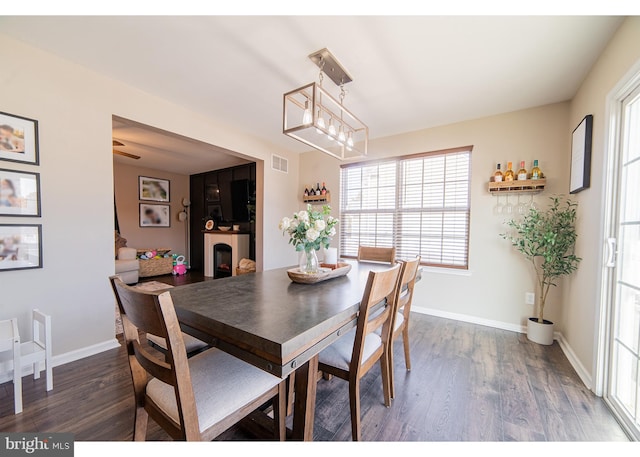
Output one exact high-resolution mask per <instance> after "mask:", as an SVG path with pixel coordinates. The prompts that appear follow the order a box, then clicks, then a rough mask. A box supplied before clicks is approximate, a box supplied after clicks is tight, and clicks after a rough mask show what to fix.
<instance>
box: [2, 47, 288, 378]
mask: <svg viewBox="0 0 640 457" xmlns="http://www.w3.org/2000/svg"><path fill="white" fill-rule="evenodd" d="M0 60H1V61H3V62H4V63H3V65H2V71H0V100H2V108H1V109H2V111H5V112H8V113H13V114H16V115H21V116H25V117H28V118H32V119H37V120H38V121H39V128H40V133H39V142H40V166H37V167H36V166H29V165H24V166H23V165H20V164H14V163H10V162H6V163H5V162H3V163H2V167H3V168H9V169H16V170H28V171H35V172H38V173H40V175H41V190H42V217H41V218H3V222H4V223H41V224H42V227H43V261H44V268H42V269H35V270H22V271H4V272H1V273H0V280H1V281H2V303H1V305H0V319H5V318H10V317H17V318H18V319H19V325H20V330H21V332H22V333H23V334H24V335H29V334H30V332H29V329H28V326H27V324H28V322H29V320H28V316H29V312H30V310H31V309H32V308H35V307H38V308H40V309H42V310H43V311H44V312H47V313H49V314H51V316H52V321H53V353H54V363H56V364H60V363H64V362H66V361H70V360H75V359H78V358H81V357H84V356H87V355H90V354H92V353H96V352H99V351H101V350H104V349H107V348H109V347H112V346H113V345H115V344H117V343H116V340H115V338H114V333H115V331H114V330H115V325H114V299H113V293H112V291H111V289H110V287H109V283H108V279H107V278H108V276H109V275H111V274H113V272H114V258H113V228H114V220H113V198H114V197H113V196H114V186H113V158H112V147H111V129H112V116H114V115H116V116H120V117H123V118H126V119H131V120H134V121H137V122H140V123H143V124H146V125H150V126H153V127H157V128H159V129H163V130H167V131H170V132H174V133H177V134H179V135H183V136H186V137H191V138H194V139H196V140H199V141H203V142H206V143H210V144H215V145H218V146H220V147H223V148H226V149H229V150H231V151H236V152H239V153H242V154H244V155H246V156H247V157H249V158H251V159H252V160H255V161H256V162H257V163H258V169H259V170H261V169H263V173H264V176H263V177H261V178H259V179H258V183H259V184H262V185H263V186H264V188H266V189H268V192H266V195H264V192H263V191H262V189H258V199H263V200H264V202H263V203H264V205H265V206H266V210H264V209H261V208H259V209H258V214H257V217H258V221H259V222H258V225H257V239H258V245H257V254H258V255H257V257H258V258H257V261H258V263H259V265H263V266H264V268H274V267H278V266H283V265H288V264H292V263H294V258H295V257H294V256H292V254H291V253H290V252H289V249H288V246H287V240H286V239H284V238H283V237H282V234H281V233H280V231H279V230H278V222H279V220H280V218H281V217H282V216H283V215H286V214H289V213H290V212H293V211H295V210H296V209H297V208H298V202H297V200H296V195H295V189H296V187H297V185H298V177H297V174H296V173H291V174H284V173H282V172H279V171H275V170H272V169H271V166H270V163H271V154H278V155H280V156H283V157H286V158H288V159H289V165H290V167H291V169H293V170H297V168H298V157H297V155H295V154H292V153H290V152H288V151H283V150H281V149H279V148H275V147H274V146H272V145H270V144H266V143H264V142H262V141H259V140H257V139H255V138H253V137H251V136H250V135H247V134H246V133H245V132H240V131H238V130H237V129H236V128H235V127H233V126H230V125H225V124H222V123H221V122H219V121H215V120H212V119H209V118H207V117H204V116H202V115H201V114H198V113H193V112H190V111H188V110H185V109H183V108H182V107H180V106H177V105H174V104H171V103H169V102H167V101H165V100H162V99H160V98H158V97H155V96H152V95H149V94H147V93H145V92H143V91H140V90H137V89H134V88H132V87H130V86H127V85H125V84H122V83H119V82H117V81H114V80H111V79H108V78H106V77H104V76H101V75H99V74H96V73H94V72H91V71H89V70H86V69H84V68H82V67H80V66H78V65H75V64H73V63H70V62H68V61H65V60H63V59H60V58H58V57H56V56H53V55H51V54H49V53H46V52H43V51H40V50H37V49H35V48H33V47H31V46H28V45H25V44H24V43H21V42H19V41H16V40H13V39H11V38H9V37H7V36H5V35H2V34H0ZM281 96H282V94H273V97H274V99H277V98H278V97H281ZM263 161H264V162H265V165H264V166H263V164H262V162H263ZM152 176H155V175H152ZM185 191H186V188H185ZM178 192H179V191H178ZM180 193H181V192H180ZM172 195H175V196H176V197H177V196H180V197H181V196H182V195H178V194H177V193H174V191H172ZM134 199H135V197H134ZM172 200H173V196H172ZM174 209H175V208H174ZM174 215H175V212H174ZM260 218H262V219H260ZM261 220H262V224H261V223H260V221H261ZM135 236H137V235H134V236H133V237H131V236H130V237H129V238H131V243H132V244H138V243H140V244H142V242H143V241H144V239H143V240H139V241H137V240H135ZM176 243H177V241H176ZM263 246H269V251H268V255H267V254H264V255H263ZM0 377H1V375H0Z"/></svg>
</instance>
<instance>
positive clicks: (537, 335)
mask: <svg viewBox="0 0 640 457" xmlns="http://www.w3.org/2000/svg"><path fill="white" fill-rule="evenodd" d="M527 338H528V339H529V340H530V341H533V342H534V343H538V344H546V345H549V344H553V322H551V321H548V320H546V319H545V320H544V323H542V324H541V323H539V322H538V319H536V318H535V317H530V318H529V320H528V321H527Z"/></svg>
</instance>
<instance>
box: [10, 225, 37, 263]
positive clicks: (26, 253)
mask: <svg viewBox="0 0 640 457" xmlns="http://www.w3.org/2000/svg"><path fill="white" fill-rule="evenodd" d="M29 268H42V225H40V224H30V225H16V224H0V271H7V270H25V269H29Z"/></svg>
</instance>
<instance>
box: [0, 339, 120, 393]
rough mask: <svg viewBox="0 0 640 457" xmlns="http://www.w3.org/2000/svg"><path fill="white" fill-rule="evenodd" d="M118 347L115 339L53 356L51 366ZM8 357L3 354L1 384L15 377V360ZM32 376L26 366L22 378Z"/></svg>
mask: <svg viewBox="0 0 640 457" xmlns="http://www.w3.org/2000/svg"><path fill="white" fill-rule="evenodd" d="M118 347H120V343H119V342H118V340H117V339H116V338H113V339H111V340H107V341H103V342H102V343H97V344H94V345H91V346H87V347H84V348H80V349H76V350H75V351H70V352H66V353H64V354H59V355H56V356H53V358H52V363H51V365H52V366H54V367H57V366H60V365H65V364H67V363H70V362H75V361H76V360H80V359H84V358H85V357H90V356H92V355H96V354H100V353H101V352H104V351H108V350H110V349H115V348H118ZM8 355H9V354H3V356H4V357H2V359H1V360H0V383H4V382H7V381H11V380H12V379H13V375H12V374H11V372H12V371H13V360H12V359H11V358H9V357H8ZM31 374H33V367H32V366H25V367H23V368H22V376H27V375H31ZM40 376H44V374H41V375H40ZM54 388H55V377H54Z"/></svg>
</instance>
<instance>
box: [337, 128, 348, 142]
mask: <svg viewBox="0 0 640 457" xmlns="http://www.w3.org/2000/svg"><path fill="white" fill-rule="evenodd" d="M346 139H347V138H346V137H345V136H344V127H343V126H342V124H340V129H339V130H338V141H339V142H340V143H344V142H345V140H346Z"/></svg>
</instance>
